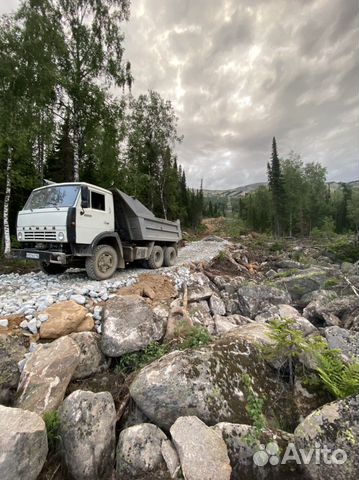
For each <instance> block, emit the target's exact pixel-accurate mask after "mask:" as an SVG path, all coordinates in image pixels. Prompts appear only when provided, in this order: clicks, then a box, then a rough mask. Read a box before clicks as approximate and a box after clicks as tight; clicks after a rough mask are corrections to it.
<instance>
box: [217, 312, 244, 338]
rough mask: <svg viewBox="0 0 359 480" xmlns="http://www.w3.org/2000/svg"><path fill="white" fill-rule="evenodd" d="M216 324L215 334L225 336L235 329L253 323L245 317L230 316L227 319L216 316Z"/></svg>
mask: <svg viewBox="0 0 359 480" xmlns="http://www.w3.org/2000/svg"><path fill="white" fill-rule="evenodd" d="M213 319H214V324H215V333H216V335H225V334H226V333H228V332H230V331H231V330H234V329H235V328H237V327H239V326H241V325H246V324H248V323H252V322H253V320H251V319H250V318H248V317H244V316H243V315H236V314H234V315H228V316H226V317H224V316H221V315H215V316H214V317H213Z"/></svg>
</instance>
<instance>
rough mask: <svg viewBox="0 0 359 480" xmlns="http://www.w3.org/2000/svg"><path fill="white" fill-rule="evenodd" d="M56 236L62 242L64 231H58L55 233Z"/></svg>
mask: <svg viewBox="0 0 359 480" xmlns="http://www.w3.org/2000/svg"><path fill="white" fill-rule="evenodd" d="M57 238H58V239H59V240H60V242H62V240H64V238H65V235H64V232H59V233H58V234H57Z"/></svg>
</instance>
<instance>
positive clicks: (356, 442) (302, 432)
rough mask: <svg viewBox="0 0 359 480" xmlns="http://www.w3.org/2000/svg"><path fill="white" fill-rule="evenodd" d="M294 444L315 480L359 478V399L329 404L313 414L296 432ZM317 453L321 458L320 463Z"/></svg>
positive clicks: (305, 467) (306, 468) (355, 397)
mask: <svg viewBox="0 0 359 480" xmlns="http://www.w3.org/2000/svg"><path fill="white" fill-rule="evenodd" d="M294 436H295V444H296V446H297V448H298V449H303V450H304V451H305V452H306V453H307V454H308V453H309V451H310V449H312V453H313V452H314V454H313V455H312V457H311V459H310V461H309V462H308V463H305V464H304V469H305V470H306V472H307V473H308V475H309V476H310V478H311V479H313V480H317V479H318V480H327V479H328V478H335V479H336V480H347V479H355V478H358V477H359V462H358V459H359V395H357V396H352V397H348V398H346V399H345V400H339V401H336V402H332V403H328V404H326V405H324V406H323V407H321V408H319V409H318V410H315V411H314V412H312V413H311V414H310V415H309V416H308V417H307V418H305V420H303V422H302V423H300V424H299V425H298V427H297V428H296V429H295V431H294ZM316 452H319V454H320V461H319V462H318V461H317V459H316V457H317V455H316Z"/></svg>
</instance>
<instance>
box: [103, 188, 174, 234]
mask: <svg viewBox="0 0 359 480" xmlns="http://www.w3.org/2000/svg"><path fill="white" fill-rule="evenodd" d="M111 192H112V194H113V200H114V208H115V229H116V231H118V233H119V235H120V237H121V239H123V240H126V241H136V242H137V241H154V242H165V243H175V242H178V241H179V240H181V238H182V234H181V227H180V222H179V221H177V222H171V221H169V220H165V219H163V218H157V217H155V216H154V214H153V213H152V212H151V211H150V210H148V208H146V207H145V206H144V205H143V204H142V203H141V202H140V201H139V200H137V199H136V198H133V197H130V196H129V195H127V194H126V193H124V192H121V190H118V189H117V188H113V189H111Z"/></svg>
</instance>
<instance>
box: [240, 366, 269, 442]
mask: <svg viewBox="0 0 359 480" xmlns="http://www.w3.org/2000/svg"><path fill="white" fill-rule="evenodd" d="M241 380H242V382H243V387H244V388H243V390H244V393H245V395H246V397H247V398H246V400H247V404H246V411H247V413H248V415H249V417H250V419H251V420H252V422H253V427H254V431H251V432H249V433H248V434H247V435H246V436H245V441H246V443H247V444H248V445H249V446H252V447H253V446H255V445H256V444H257V443H258V441H259V439H260V437H261V434H262V432H263V430H264V428H266V426H267V420H266V418H265V416H264V414H263V404H264V401H263V399H262V398H260V397H258V395H256V393H255V392H254V390H253V387H252V379H251V377H250V376H249V375H248V373H243V374H242V377H241Z"/></svg>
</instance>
